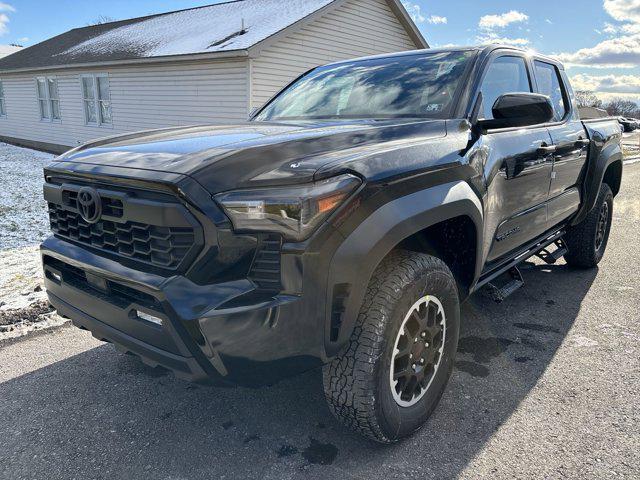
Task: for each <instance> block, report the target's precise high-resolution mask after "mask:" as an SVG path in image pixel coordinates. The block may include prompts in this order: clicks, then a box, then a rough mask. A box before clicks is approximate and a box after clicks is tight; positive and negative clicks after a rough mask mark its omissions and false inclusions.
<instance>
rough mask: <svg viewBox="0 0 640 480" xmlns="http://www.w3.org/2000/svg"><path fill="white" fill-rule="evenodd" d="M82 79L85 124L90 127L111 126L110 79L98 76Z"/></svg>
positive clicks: (85, 76)
mask: <svg viewBox="0 0 640 480" xmlns="http://www.w3.org/2000/svg"><path fill="white" fill-rule="evenodd" d="M81 78H82V101H83V103H84V119H85V122H86V123H88V124H90V125H111V123H112V119H111V93H110V91H109V77H108V76H107V75H104V74H98V75H83V76H82V77H81Z"/></svg>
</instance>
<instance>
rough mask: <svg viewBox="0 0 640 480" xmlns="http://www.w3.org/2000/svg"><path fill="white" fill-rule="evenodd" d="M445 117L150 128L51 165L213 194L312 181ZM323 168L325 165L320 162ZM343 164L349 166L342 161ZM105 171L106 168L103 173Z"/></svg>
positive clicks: (438, 128) (424, 135)
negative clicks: (180, 181) (187, 183)
mask: <svg viewBox="0 0 640 480" xmlns="http://www.w3.org/2000/svg"><path fill="white" fill-rule="evenodd" d="M445 134H446V126H445V121H442V120H430V121H415V120H413V121H408V120H403V121H398V120H394V121H372V120H366V121H363V120H358V121H349V122H344V121H341V122H296V123H265V122H247V123H243V124H237V125H228V126H206V127H204V126H198V127H184V128H172V129H163V130H153V131H147V132H141V133H134V134H128V135H123V136H119V137H111V138H108V139H104V140H99V141H96V142H93V143H89V144H87V145H84V146H82V147H78V148H76V149H74V150H71V151H69V152H67V153H66V154H64V155H62V156H61V157H59V158H58V159H57V161H58V162H61V163H57V164H54V165H53V167H55V168H64V169H65V170H74V169H76V168H78V169H79V168H82V169H83V170H84V171H86V170H87V167H89V168H90V171H91V172H92V173H96V174H101V173H106V171H107V170H109V168H110V167H118V168H119V169H122V168H125V169H133V170H137V171H138V174H139V175H140V176H144V175H145V174H144V172H145V171H148V172H165V173H174V174H181V175H188V176H190V177H192V178H194V179H195V180H196V181H198V182H199V183H200V184H202V185H203V186H204V187H205V188H206V189H207V190H209V191H210V192H211V193H217V192H222V191H225V190H231V189H235V188H243V187H248V186H258V185H270V184H280V185H282V184H288V183H299V182H304V181H311V180H313V179H314V178H315V177H316V176H317V173H318V171H319V170H320V169H322V170H323V171H327V168H326V167H327V165H329V164H337V165H338V167H339V166H340V163H341V162H340V159H342V158H350V159H353V158H359V159H360V160H362V158H363V157H367V156H371V155H374V154H375V153H376V152H377V151H382V150H384V151H387V150H388V149H389V148H402V146H403V145H405V144H407V145H408V144H411V145H415V143H416V142H422V141H424V140H428V139H432V138H436V137H442V136H444V135H445ZM323 167H325V168H323ZM344 167H345V168H347V165H346V164H345V165H344ZM102 170H104V172H103V171H102Z"/></svg>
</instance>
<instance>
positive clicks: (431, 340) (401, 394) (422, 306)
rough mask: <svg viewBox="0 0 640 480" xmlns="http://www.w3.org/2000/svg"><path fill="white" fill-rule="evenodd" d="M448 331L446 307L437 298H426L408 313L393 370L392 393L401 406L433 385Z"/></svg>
mask: <svg viewBox="0 0 640 480" xmlns="http://www.w3.org/2000/svg"><path fill="white" fill-rule="evenodd" d="M445 334H446V317H445V313H444V309H443V307H442V304H441V303H440V301H439V300H438V299H436V298H435V297H431V296H425V297H423V298H422V299H420V300H419V301H417V302H416V303H415V304H414V305H413V306H412V307H411V310H410V311H409V312H407V315H406V316H405V319H404V322H403V324H402V326H401V328H400V332H399V333H398V336H397V337H396V344H395V347H394V351H393V358H392V366H391V372H390V382H391V389H392V393H393V396H394V399H395V400H396V402H397V403H398V404H399V405H400V406H405V407H406V406H410V405H413V404H415V403H416V402H417V401H419V400H420V399H421V398H422V397H423V396H424V394H425V392H426V390H427V389H428V388H429V386H430V385H431V382H432V381H433V378H434V376H435V373H436V372H437V369H438V366H439V364H440V361H441V358H442V352H443V349H444V339H445Z"/></svg>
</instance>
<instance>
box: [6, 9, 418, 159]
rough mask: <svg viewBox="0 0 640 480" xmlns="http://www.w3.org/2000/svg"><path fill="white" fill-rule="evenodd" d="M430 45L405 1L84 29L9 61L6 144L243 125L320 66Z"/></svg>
mask: <svg viewBox="0 0 640 480" xmlns="http://www.w3.org/2000/svg"><path fill="white" fill-rule="evenodd" d="M416 48H428V45H427V43H426V41H425V40H424V38H423V37H422V35H421V34H420V32H419V31H418V29H417V28H416V26H415V24H414V23H413V22H412V20H411V18H410V17H409V16H408V14H407V12H406V10H405V9H404V7H403V6H402V5H401V3H400V1H399V0H239V1H235V2H227V3H220V4H216V5H210V6H205V7H199V8H192V9H188V10H181V11H177V12H170V13H163V14H159V15H152V16H148V17H141V18H134V19H130V20H123V21H118V22H112V23H106V24H101V25H94V26H89V27H84V28H78V29H74V30H71V31H69V32H66V33H64V34H62V35H59V36H57V37H54V38H51V39H49V40H46V41H44V42H42V43H39V44H37V45H34V46H32V47H29V48H25V49H23V50H21V51H19V52H17V53H14V54H12V55H9V56H8V57H5V58H2V59H0V141H7V142H11V143H17V144H22V145H27V146H32V147H35V148H41V149H46V150H51V151H54V152H62V151H64V150H66V149H68V148H69V147H73V146H75V145H77V144H78V143H83V142H86V141H88V140H91V139H95V138H99V137H106V136H111V135H116V134H120V133H126V132H131V131H137V130H144V129H151V128H160V127H167V126H176V125H195V124H211V123H228V122H238V121H244V120H246V119H247V116H248V114H249V113H250V111H251V110H252V109H253V108H254V107H258V106H260V105H262V104H264V103H265V102H266V101H267V100H268V99H269V98H270V97H271V96H272V95H273V94H275V93H276V92H277V91H278V90H279V89H280V88H282V87H283V86H284V85H286V84H287V83H288V82H290V81H291V80H293V79H294V78H296V77H297V76H298V75H300V74H301V73H304V72H305V71H307V70H308V69H310V68H313V67H315V66H318V65H321V64H325V63H329V62H333V61H336V60H342V59H346V58H351V57H359V56H366V55H373V54H379V53H388V52H394V51H402V50H413V49H416Z"/></svg>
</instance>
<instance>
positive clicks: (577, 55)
mask: <svg viewBox="0 0 640 480" xmlns="http://www.w3.org/2000/svg"><path fill="white" fill-rule="evenodd" d="M558 58H560V60H562V61H563V62H565V63H567V64H568V65H580V66H586V67H595V68H613V67H618V68H633V67H637V66H638V65H640V34H636V35H625V36H623V37H616V38H610V39H608V40H604V41H603V42H600V43H598V44H597V45H596V46H594V47H591V48H582V49H580V50H578V51H577V52H574V53H562V54H560V55H558Z"/></svg>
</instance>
